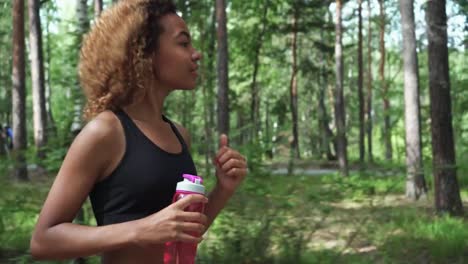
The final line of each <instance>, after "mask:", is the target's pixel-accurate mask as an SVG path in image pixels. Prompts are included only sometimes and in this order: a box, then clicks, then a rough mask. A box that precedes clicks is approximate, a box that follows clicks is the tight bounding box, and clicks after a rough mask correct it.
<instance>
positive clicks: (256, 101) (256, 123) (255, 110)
mask: <svg viewBox="0 0 468 264" xmlns="http://www.w3.org/2000/svg"><path fill="white" fill-rule="evenodd" d="M269 2H270V1H269V0H265V3H264V5H263V15H262V20H261V23H262V26H261V28H262V29H261V31H260V34H258V35H257V36H256V42H255V48H254V50H255V51H254V54H255V59H254V65H253V67H254V68H253V74H252V84H251V86H250V91H251V94H252V99H251V103H250V119H251V122H252V124H253V126H252V133H251V134H252V139H256V138H257V135H258V131H260V129H261V125H260V124H261V122H260V97H259V90H258V86H257V73H258V69H259V68H260V50H261V49H262V44H263V36H264V35H265V32H266V24H267V14H268V7H269V5H270V3H269Z"/></svg>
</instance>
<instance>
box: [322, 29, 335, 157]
mask: <svg viewBox="0 0 468 264" xmlns="http://www.w3.org/2000/svg"><path fill="white" fill-rule="evenodd" d="M323 31H324V27H321V28H320V41H321V42H322V43H325V40H324V38H323ZM318 79H319V91H318V111H317V112H318V126H319V127H320V131H321V133H320V135H321V143H320V145H321V147H320V157H323V156H325V157H326V158H327V160H336V156H335V155H334V154H333V153H332V151H331V146H330V142H331V143H332V145H333V148H334V151H335V153H336V152H337V145H336V139H335V135H333V132H332V130H331V129H330V126H329V122H330V117H329V116H328V113H327V108H326V106H325V92H326V90H327V89H328V85H329V84H328V71H327V62H326V59H325V51H321V52H320V77H319V78H318Z"/></svg>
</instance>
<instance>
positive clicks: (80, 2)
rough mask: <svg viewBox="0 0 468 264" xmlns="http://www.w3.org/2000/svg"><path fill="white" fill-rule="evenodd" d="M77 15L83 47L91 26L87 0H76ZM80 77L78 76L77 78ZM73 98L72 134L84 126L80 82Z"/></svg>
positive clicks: (78, 30) (79, 37) (78, 39)
mask: <svg viewBox="0 0 468 264" xmlns="http://www.w3.org/2000/svg"><path fill="white" fill-rule="evenodd" d="M76 17H77V25H76V27H77V28H76V37H77V43H78V48H80V47H81V41H82V37H83V35H84V34H85V33H86V31H87V30H88V28H89V19H88V4H87V1H86V0H76ZM77 79H78V78H77ZM71 94H72V98H73V106H74V112H73V123H72V125H71V128H70V130H71V132H72V134H74V135H76V134H77V133H78V132H79V131H80V130H81V127H82V119H81V113H82V109H83V96H82V93H81V90H80V87H79V84H78V81H77V83H76V84H75V85H74V89H73V90H72V92H71Z"/></svg>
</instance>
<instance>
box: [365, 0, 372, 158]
mask: <svg viewBox="0 0 468 264" xmlns="http://www.w3.org/2000/svg"><path fill="white" fill-rule="evenodd" d="M367 12H368V14H369V23H368V26H367V100H366V106H367V107H366V116H367V121H366V122H367V125H366V130H367V155H368V157H369V162H371V163H372V162H373V161H374V155H373V153H372V126H373V123H372V122H373V121H372V119H373V118H372V82H373V80H372V16H371V12H372V10H371V0H367Z"/></svg>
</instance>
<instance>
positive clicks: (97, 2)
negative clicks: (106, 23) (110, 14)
mask: <svg viewBox="0 0 468 264" xmlns="http://www.w3.org/2000/svg"><path fill="white" fill-rule="evenodd" d="M101 12H102V0H94V17H95V18H98V17H99V16H100V15H101Z"/></svg>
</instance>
